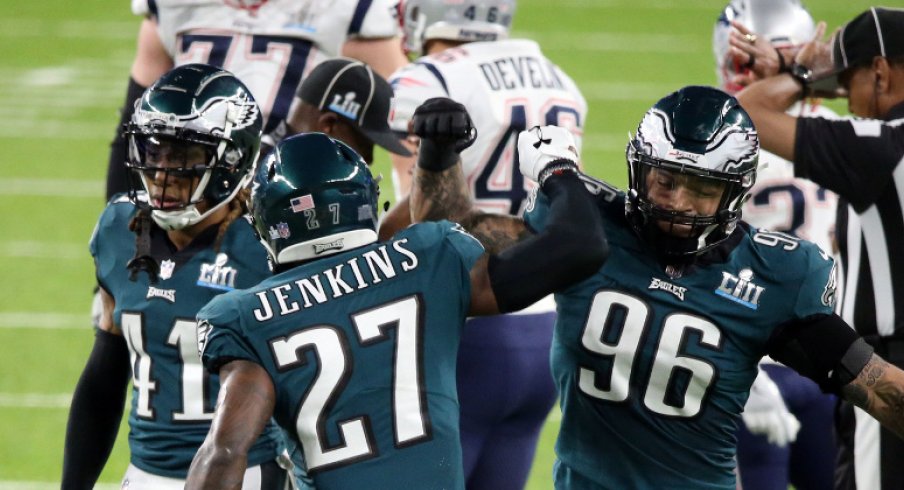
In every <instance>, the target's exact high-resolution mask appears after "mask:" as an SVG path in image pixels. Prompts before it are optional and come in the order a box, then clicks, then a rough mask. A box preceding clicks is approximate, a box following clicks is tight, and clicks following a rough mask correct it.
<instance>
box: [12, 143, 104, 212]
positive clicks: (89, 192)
mask: <svg viewBox="0 0 904 490" xmlns="http://www.w3.org/2000/svg"><path fill="white" fill-rule="evenodd" d="M0 131H2V126H0ZM103 195H104V183H103V182H102V181H100V180H73V179H39V178H6V179H0V196H46V197H84V198H91V199H97V200H98V201H100V200H102V199H103Z"/></svg>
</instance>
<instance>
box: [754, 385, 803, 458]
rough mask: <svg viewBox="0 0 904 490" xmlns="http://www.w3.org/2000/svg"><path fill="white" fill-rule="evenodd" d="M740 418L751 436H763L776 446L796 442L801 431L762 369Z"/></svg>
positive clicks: (795, 419)
mask: <svg viewBox="0 0 904 490" xmlns="http://www.w3.org/2000/svg"><path fill="white" fill-rule="evenodd" d="M741 418H743V419H744V425H746V426H747V430H749V431H750V432H751V433H752V434H763V435H765V436H766V438H767V439H768V440H769V442H770V443H772V444H775V445H777V446H782V447H784V446H787V445H788V444H789V443H792V442H794V440H795V439H797V431H798V430H800V422H799V421H798V420H797V418H796V417H795V416H794V415H793V414H792V413H791V412H789V411H788V407H786V406H785V401H784V400H783V399H782V394H781V393H780V392H779V391H778V386H777V385H776V384H775V382H774V381H772V379H771V378H770V377H769V375H768V374H766V372H765V371H763V370H762V369H759V374H757V377H756V379H755V380H754V381H753V386H751V387H750V397H749V398H748V399H747V405H745V406H744V412H743V413H742V414H741Z"/></svg>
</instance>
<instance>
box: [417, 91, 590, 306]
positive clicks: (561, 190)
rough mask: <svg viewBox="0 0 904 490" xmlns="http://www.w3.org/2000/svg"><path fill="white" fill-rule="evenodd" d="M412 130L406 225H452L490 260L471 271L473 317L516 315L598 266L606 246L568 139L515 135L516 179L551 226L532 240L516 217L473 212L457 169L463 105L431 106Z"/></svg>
mask: <svg viewBox="0 0 904 490" xmlns="http://www.w3.org/2000/svg"><path fill="white" fill-rule="evenodd" d="M413 125H414V131H415V134H417V135H418V136H419V137H420V138H421V148H420V151H419V152H418V166H417V168H416V170H415V175H414V186H413V188H412V190H411V195H410V197H411V201H410V206H411V219H412V221H413V222H415V223H417V222H421V221H428V220H439V219H448V220H452V221H458V222H459V223H460V224H461V225H462V226H463V227H464V228H465V229H466V230H467V231H469V232H470V233H471V234H472V235H474V236H475V238H477V239H478V240H480V242H481V243H482V244H483V245H484V248H485V249H486V251H487V253H488V255H484V257H483V258H481V259H480V260H478V261H477V263H475V264H474V266H473V267H472V268H471V307H470V311H469V313H470V314H471V315H491V314H496V313H505V312H509V311H515V310H519V309H521V308H524V307H526V306H528V305H530V304H532V303H534V302H536V301H538V300H539V299H541V298H542V297H544V296H546V295H548V294H550V293H552V292H555V291H559V290H560V289H562V288H564V287H567V286H570V285H571V284H573V283H575V282H577V281H580V280H583V279H585V278H586V277H588V276H590V275H592V274H593V273H595V272H596V271H597V270H598V269H599V268H600V267H601V266H602V264H603V262H604V261H605V259H606V256H607V255H608V244H607V242H606V238H605V234H604V233H603V225H602V219H601V217H600V215H599V210H598V208H597V206H596V202H595V200H594V198H593V196H592V195H591V194H590V193H589V192H588V191H587V189H586V188H585V187H584V184H583V183H582V181H581V179H580V178H579V177H578V173H577V152H576V151H575V145H574V139H573V137H572V136H571V133H569V132H568V131H566V130H564V129H562V128H557V127H554V126H546V127H543V128H532V129H531V130H530V131H524V132H522V133H521V134H520V135H519V138H518V153H519V156H520V159H521V165H520V167H521V172H522V173H523V174H524V175H525V177H527V178H530V179H531V180H533V181H535V182H538V183H539V184H540V189H541V190H542V191H543V192H544V194H546V195H547V196H548V197H549V200H550V205H549V207H550V212H549V217H550V219H549V224H548V225H547V226H546V227H545V228H544V229H543V230H542V231H541V232H540V233H537V234H532V233H529V232H528V231H527V228H526V226H525V224H524V221H523V220H521V219H520V218H515V217H512V216H502V215H496V214H487V213H481V212H479V211H477V210H475V209H474V206H473V202H472V201H471V197H470V194H469V192H468V187H467V185H465V178H464V174H463V172H462V170H461V166H460V165H459V164H458V163H459V161H460V159H459V156H458V154H459V153H460V152H461V150H463V149H464V148H467V147H468V146H469V145H470V144H471V143H472V142H473V140H474V138H475V137H476V135H475V134H474V131H473V128H472V124H471V118H470V117H469V116H468V113H467V111H466V110H465V108H464V106H462V105H461V104H459V103H457V102H454V101H452V100H450V99H430V100H428V101H427V102H425V103H424V104H423V105H421V106H420V107H418V109H417V110H416V111H415V113H414V119H413Z"/></svg>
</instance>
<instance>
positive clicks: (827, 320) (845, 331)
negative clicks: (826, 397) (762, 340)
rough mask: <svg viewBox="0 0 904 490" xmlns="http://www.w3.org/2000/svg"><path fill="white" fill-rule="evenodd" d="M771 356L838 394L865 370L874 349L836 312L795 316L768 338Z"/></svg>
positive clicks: (829, 391)
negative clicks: (802, 316) (798, 317)
mask: <svg viewBox="0 0 904 490" xmlns="http://www.w3.org/2000/svg"><path fill="white" fill-rule="evenodd" d="M768 350H769V355H770V356H772V358H773V359H775V360H776V361H779V362H781V363H784V364H786V365H788V366H790V367H791V368H793V369H794V370H795V371H797V372H799V373H800V374H802V375H804V376H806V377H808V378H810V379H812V380H813V381H815V382H816V383H817V384H818V385H819V387H820V388H821V389H822V390H823V391H825V392H827V393H836V394H837V393H839V391H840V389H841V388H842V387H843V386H844V385H846V384H848V383H850V382H851V381H852V380H853V379H854V378H855V377H856V376H857V375H858V374H859V373H860V371H861V370H862V369H863V366H865V365H866V363H867V361H869V358H870V356H872V353H873V349H872V347H870V346H869V345H867V344H866V342H864V341H863V339H861V338H860V337H858V336H857V334H856V333H855V332H854V330H853V329H852V328H851V327H850V326H849V325H848V324H847V323H845V321H844V320H842V319H841V317H839V316H838V315H836V314H834V313H833V314H829V315H816V316H813V317H810V318H804V319H796V320H792V321H791V322H788V323H786V324H784V325H782V326H780V327H779V328H778V329H776V331H775V332H774V333H773V335H772V338H770V339H769V344H768Z"/></svg>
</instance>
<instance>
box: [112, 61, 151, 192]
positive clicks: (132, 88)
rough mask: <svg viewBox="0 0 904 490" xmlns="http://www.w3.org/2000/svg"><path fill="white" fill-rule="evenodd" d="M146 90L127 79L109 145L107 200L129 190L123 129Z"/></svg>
mask: <svg viewBox="0 0 904 490" xmlns="http://www.w3.org/2000/svg"><path fill="white" fill-rule="evenodd" d="M146 88H147V87H143V86H141V85H139V84H138V82H136V81H135V80H134V79H133V78H132V77H129V86H128V88H127V89H126V100H125V103H124V104H123V106H122V109H120V111H119V113H120V117H119V125H117V126H116V134H115V135H114V136H113V141H112V142H111V143H110V155H109V158H108V161H107V200H110V198H111V197H113V196H114V195H116V194H119V193H121V192H126V191H128V190H129V170H128V169H127V168H126V156H127V151H128V145H127V144H126V139H125V137H123V129H124V127H125V124H126V123H128V122H129V121H130V120H131V119H132V114H134V113H135V101H136V100H138V99H139V98H140V97H141V95H142V94H144V91H145V89H146Z"/></svg>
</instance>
